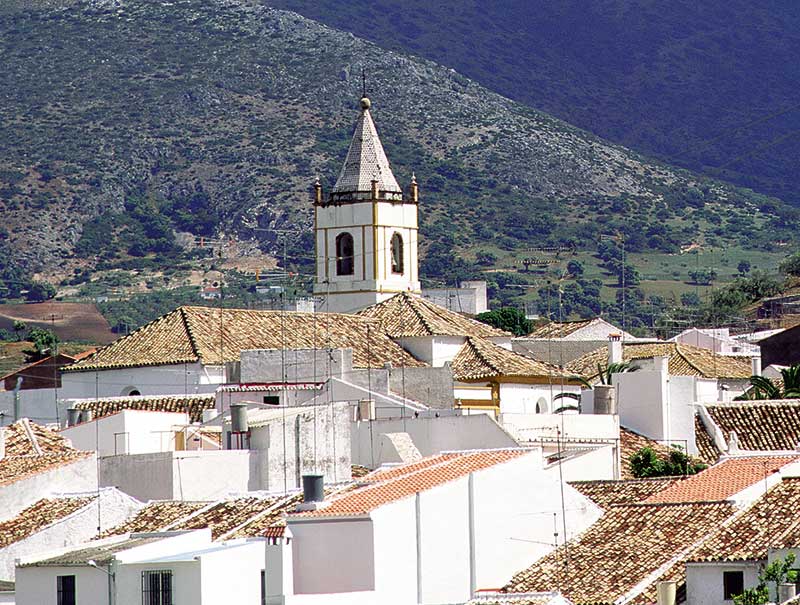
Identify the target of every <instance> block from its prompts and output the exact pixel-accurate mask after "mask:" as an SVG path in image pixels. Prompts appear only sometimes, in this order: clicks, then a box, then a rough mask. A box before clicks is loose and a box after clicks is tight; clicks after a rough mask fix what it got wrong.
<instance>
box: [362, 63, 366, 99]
mask: <svg viewBox="0 0 800 605" xmlns="http://www.w3.org/2000/svg"><path fill="white" fill-rule="evenodd" d="M361 96H362V97H366V96H367V70H366V69H364V68H363V67H362V68H361Z"/></svg>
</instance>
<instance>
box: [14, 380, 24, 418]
mask: <svg viewBox="0 0 800 605" xmlns="http://www.w3.org/2000/svg"><path fill="white" fill-rule="evenodd" d="M21 388H22V376H17V384H16V386H14V422H16V421H17V420H19V418H20V402H19V390H20V389H21Z"/></svg>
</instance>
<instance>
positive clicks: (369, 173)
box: [332, 97, 403, 194]
mask: <svg viewBox="0 0 800 605" xmlns="http://www.w3.org/2000/svg"><path fill="white" fill-rule="evenodd" d="M370 104H371V103H370V100H369V99H368V98H366V97H364V98H363V99H361V115H360V116H359V118H358V122H356V129H355V132H354V133H353V141H352V142H351V143H350V149H349V150H348V151H347V158H346V159H345V161H344V166H342V172H341V173H340V174H339V179H338V180H337V181H336V185H334V187H333V190H332V193H334V194H336V193H357V192H364V193H368V192H370V191H371V190H372V181H373V180H375V181H378V190H379V191H389V192H393V193H402V191H403V190H402V189H401V188H400V185H398V184H397V180H396V179H395V178H394V174H392V169H391V168H390V167H389V160H388V159H387V158H386V153H385V152H384V151H383V145H381V140H380V139H379V138H378V131H377V130H375V123H374V122H373V121H372V116H371V115H370V113H369V108H370Z"/></svg>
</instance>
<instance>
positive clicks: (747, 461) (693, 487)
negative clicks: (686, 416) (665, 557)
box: [645, 456, 798, 504]
mask: <svg viewBox="0 0 800 605" xmlns="http://www.w3.org/2000/svg"><path fill="white" fill-rule="evenodd" d="M797 459H798V457H793V456H757V457H749V458H730V459H727V460H723V461H722V462H720V463H719V464H716V465H714V466H711V467H709V468H707V469H705V470H703V471H700V472H699V473H697V474H696V475H692V476H691V477H687V478H686V479H684V480H683V481H679V482H678V483H675V484H674V485H673V486H671V487H669V488H667V489H665V490H662V491H660V492H658V493H656V494H653V495H652V496H650V497H649V498H648V499H647V500H646V501H645V502H647V503H654V504H655V503H667V502H670V503H673V502H717V501H720V500H726V499H728V498H730V497H731V496H733V495H734V494H737V493H738V492H740V491H742V490H743V489H745V488H747V487H750V486H751V485H753V484H755V483H758V482H759V481H764V479H765V478H766V477H769V476H770V475H772V474H774V473H776V472H778V470H780V468H781V467H783V466H786V465H787V464H789V463H790V462H793V461H794V460H797Z"/></svg>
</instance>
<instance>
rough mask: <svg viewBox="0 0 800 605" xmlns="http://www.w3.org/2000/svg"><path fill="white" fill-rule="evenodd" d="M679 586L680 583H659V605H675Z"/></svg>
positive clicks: (657, 588) (657, 586)
mask: <svg viewBox="0 0 800 605" xmlns="http://www.w3.org/2000/svg"><path fill="white" fill-rule="evenodd" d="M677 584H678V583H677V582H674V581H667V582H659V583H658V584H656V590H657V591H658V596H657V602H658V605H675V594H676V586H677Z"/></svg>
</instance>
